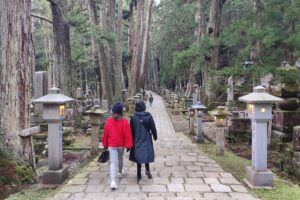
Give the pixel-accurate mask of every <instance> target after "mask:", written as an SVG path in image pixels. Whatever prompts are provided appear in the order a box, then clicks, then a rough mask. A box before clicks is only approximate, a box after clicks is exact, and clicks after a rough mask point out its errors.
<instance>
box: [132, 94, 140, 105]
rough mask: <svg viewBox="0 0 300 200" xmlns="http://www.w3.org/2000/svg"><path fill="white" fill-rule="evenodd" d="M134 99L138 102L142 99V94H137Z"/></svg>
mask: <svg viewBox="0 0 300 200" xmlns="http://www.w3.org/2000/svg"><path fill="white" fill-rule="evenodd" d="M133 99H134V103H136V102H138V101H140V100H141V96H140V95H135V96H134V97H133Z"/></svg>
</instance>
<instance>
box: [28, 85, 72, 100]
mask: <svg viewBox="0 0 300 200" xmlns="http://www.w3.org/2000/svg"><path fill="white" fill-rule="evenodd" d="M71 101H74V99H72V98H70V97H68V96H65V95H63V94H60V89H59V88H57V87H55V86H53V87H52V88H50V89H49V90H48V94H47V95H45V96H42V97H40V98H38V99H35V100H33V102H34V103H44V104H63V103H67V102H71Z"/></svg>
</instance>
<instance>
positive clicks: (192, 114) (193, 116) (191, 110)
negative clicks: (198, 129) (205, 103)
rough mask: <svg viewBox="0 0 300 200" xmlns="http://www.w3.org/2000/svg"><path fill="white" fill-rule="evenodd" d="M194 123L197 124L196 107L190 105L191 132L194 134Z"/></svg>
mask: <svg viewBox="0 0 300 200" xmlns="http://www.w3.org/2000/svg"><path fill="white" fill-rule="evenodd" d="M194 124H195V109H194V108H192V107H190V108H189V134H191V135H194V134H195V130H194Z"/></svg>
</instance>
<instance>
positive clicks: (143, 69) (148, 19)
mask: <svg viewBox="0 0 300 200" xmlns="http://www.w3.org/2000/svg"><path fill="white" fill-rule="evenodd" d="M152 4H153V0H148V5H147V17H146V25H145V34H144V42H143V51H142V62H141V71H140V76H139V77H140V87H141V88H143V89H144V87H145V72H146V70H147V69H146V66H147V55H148V43H149V32H150V28H151V14H152Z"/></svg>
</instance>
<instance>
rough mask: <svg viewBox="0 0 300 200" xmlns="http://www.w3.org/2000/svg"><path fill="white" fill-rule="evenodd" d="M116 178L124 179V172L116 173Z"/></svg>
mask: <svg viewBox="0 0 300 200" xmlns="http://www.w3.org/2000/svg"><path fill="white" fill-rule="evenodd" d="M118 177H119V178H124V177H126V173H125V172H124V170H122V173H120V172H119V173H118Z"/></svg>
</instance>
